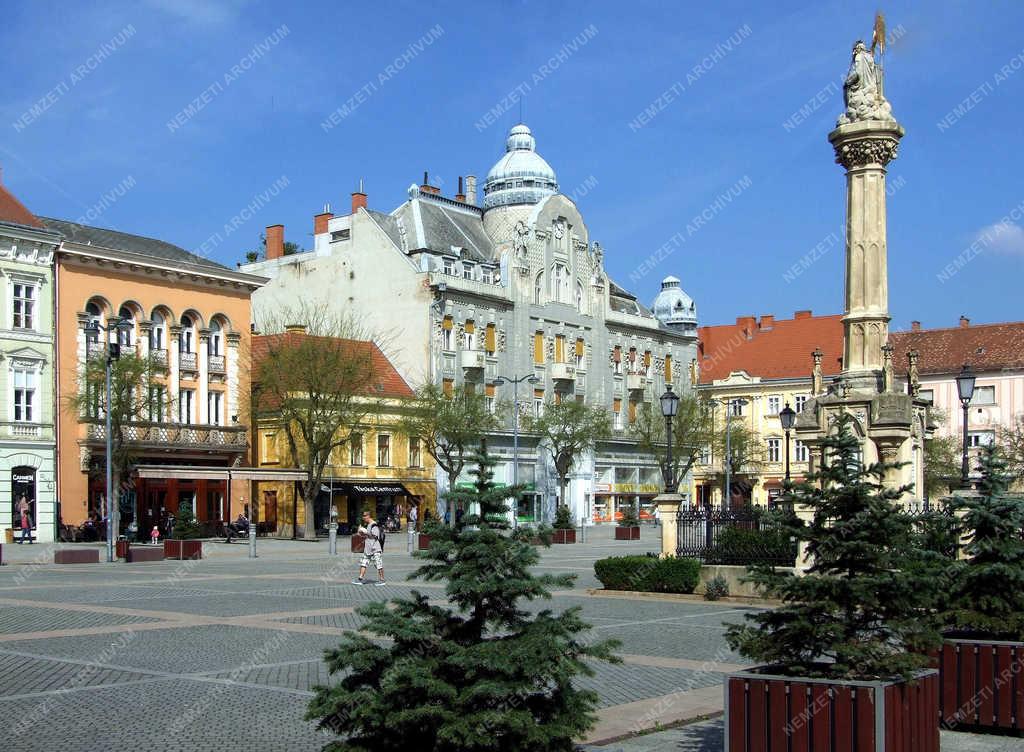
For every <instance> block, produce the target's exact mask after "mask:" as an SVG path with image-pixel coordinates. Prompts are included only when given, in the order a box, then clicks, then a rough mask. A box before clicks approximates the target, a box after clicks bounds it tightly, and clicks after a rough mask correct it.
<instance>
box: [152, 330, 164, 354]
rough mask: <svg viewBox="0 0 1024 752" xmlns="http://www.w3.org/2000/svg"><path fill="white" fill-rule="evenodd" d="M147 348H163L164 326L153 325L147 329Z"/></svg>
mask: <svg viewBox="0 0 1024 752" xmlns="http://www.w3.org/2000/svg"><path fill="white" fill-rule="evenodd" d="M149 349H150V350H163V349H164V328H163V327H162V326H159V325H154V326H153V328H152V329H150V330H149Z"/></svg>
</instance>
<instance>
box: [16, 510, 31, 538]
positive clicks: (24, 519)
mask: <svg viewBox="0 0 1024 752" xmlns="http://www.w3.org/2000/svg"><path fill="white" fill-rule="evenodd" d="M25 541H28V542H29V545H31V544H32V518H31V517H29V516H28V512H27V511H25V512H22V513H21V540H19V541H18V544H19V545H20V544H22V543H24V542H25Z"/></svg>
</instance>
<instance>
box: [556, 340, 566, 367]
mask: <svg viewBox="0 0 1024 752" xmlns="http://www.w3.org/2000/svg"><path fill="white" fill-rule="evenodd" d="M555 362H556V363H564V362H565V335H563V334H556V335H555Z"/></svg>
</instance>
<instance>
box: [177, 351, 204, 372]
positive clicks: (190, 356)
mask: <svg viewBox="0 0 1024 752" xmlns="http://www.w3.org/2000/svg"><path fill="white" fill-rule="evenodd" d="M178 366H179V367H180V368H181V370H182V371H198V370H199V358H198V356H197V355H196V354H195V353H194V352H183V353H179V354H178Z"/></svg>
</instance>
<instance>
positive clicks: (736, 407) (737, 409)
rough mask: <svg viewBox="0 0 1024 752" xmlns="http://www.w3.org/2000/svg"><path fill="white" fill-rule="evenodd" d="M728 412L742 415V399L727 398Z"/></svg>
mask: <svg viewBox="0 0 1024 752" xmlns="http://www.w3.org/2000/svg"><path fill="white" fill-rule="evenodd" d="M729 414H730V415H743V400H742V399H739V398H737V399H732V400H729Z"/></svg>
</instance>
